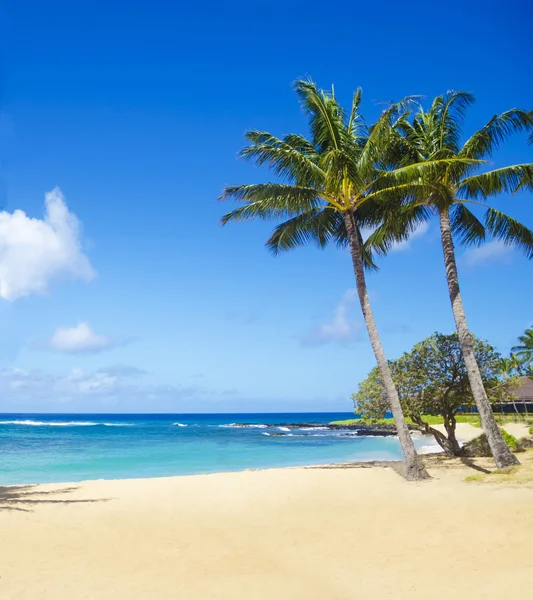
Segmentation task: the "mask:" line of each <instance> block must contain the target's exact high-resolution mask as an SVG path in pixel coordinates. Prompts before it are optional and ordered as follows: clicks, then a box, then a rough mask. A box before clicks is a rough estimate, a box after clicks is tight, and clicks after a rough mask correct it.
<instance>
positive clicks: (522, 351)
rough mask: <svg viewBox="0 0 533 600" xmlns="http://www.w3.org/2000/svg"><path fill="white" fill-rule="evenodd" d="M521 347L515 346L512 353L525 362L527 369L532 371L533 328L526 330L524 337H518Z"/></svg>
mask: <svg viewBox="0 0 533 600" xmlns="http://www.w3.org/2000/svg"><path fill="white" fill-rule="evenodd" d="M518 341H519V342H520V344H519V345H517V346H514V347H513V348H512V349H511V352H515V353H516V355H517V357H518V358H519V359H520V360H521V361H522V362H523V364H524V367H525V368H526V369H531V366H532V364H533V327H530V328H529V329H526V330H525V331H524V334H523V335H520V336H518Z"/></svg>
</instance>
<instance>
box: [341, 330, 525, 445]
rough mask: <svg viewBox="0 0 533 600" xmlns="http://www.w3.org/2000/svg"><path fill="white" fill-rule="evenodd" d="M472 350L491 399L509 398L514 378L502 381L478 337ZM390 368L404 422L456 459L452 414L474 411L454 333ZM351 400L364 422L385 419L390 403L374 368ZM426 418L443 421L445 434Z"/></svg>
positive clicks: (436, 337) (494, 358)
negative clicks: (429, 436) (467, 409)
mask: <svg viewBox="0 0 533 600" xmlns="http://www.w3.org/2000/svg"><path fill="white" fill-rule="evenodd" d="M474 349H475V354H476V359H477V361H478V364H479V368H480V371H481V374H482V378H483V383H484V385H485V389H486V390H487V393H488V395H489V399H490V400H491V401H492V402H496V401H505V400H509V399H511V397H512V396H511V394H512V387H513V384H514V383H515V379H514V378H512V377H511V378H507V379H506V380H505V381H504V380H502V379H501V377H500V370H501V356H500V355H499V354H498V352H496V350H494V348H493V347H492V346H491V345H490V344H488V343H487V342H485V341H483V340H479V339H477V338H474ZM390 364H391V369H392V373H393V379H394V382H395V384H396V387H397V390H398V394H399V396H400V402H401V403H402V408H403V411H404V413H405V415H406V417H409V418H410V419H411V420H412V422H413V423H415V424H416V425H418V427H419V428H420V429H421V430H422V431H424V432H425V433H431V434H433V435H434V436H435V438H436V440H437V442H438V443H439V444H440V445H441V446H442V448H443V449H444V450H445V451H446V452H447V453H449V454H459V453H460V445H459V443H458V442H457V439H456V437H455V427H456V419H455V415H456V413H457V411H458V410H459V409H461V408H469V407H471V406H473V405H474V398H473V396H472V392H471V390H470V385H469V380H468V373H467V370H466V366H465V362H464V358H463V355H462V352H461V345H460V343H459V339H458V336H457V334H456V333H454V334H451V335H444V334H442V333H434V334H433V335H431V336H430V337H428V338H426V339H425V340H423V341H422V342H419V343H418V344H416V345H415V346H414V347H413V349H412V350H411V351H410V352H406V353H405V354H404V355H403V356H401V357H400V358H399V359H398V360H395V361H392V362H391V363H390ZM352 399H353V401H354V406H355V410H356V412H358V413H361V414H362V416H363V417H365V418H367V419H370V420H376V419H380V418H382V417H383V416H384V415H385V413H386V412H387V411H388V402H387V397H386V394H385V393H384V388H383V385H382V382H381V379H380V374H379V372H378V370H377V369H375V368H374V369H372V371H371V372H370V374H369V375H368V377H367V378H366V379H365V380H364V381H363V382H362V383H361V384H360V385H359V389H358V391H357V392H356V393H355V394H353V396H352ZM424 415H439V416H441V417H442V418H443V421H444V428H445V431H446V434H444V433H443V432H441V431H438V430H437V429H435V428H434V427H431V425H430V424H429V423H428V422H427V420H425V419H424Z"/></svg>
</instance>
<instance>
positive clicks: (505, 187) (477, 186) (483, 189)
mask: <svg viewBox="0 0 533 600" xmlns="http://www.w3.org/2000/svg"><path fill="white" fill-rule="evenodd" d="M522 188H526V189H529V190H533V164H522V165H513V166H509V167H502V168H501V169H494V170H492V171H488V172H486V173H481V174H479V175H473V176H471V177H467V178H466V179H463V181H461V183H460V185H459V187H458V190H457V195H458V196H459V197H460V198H482V199H485V198H488V197H489V196H494V195H496V194H500V193H502V192H505V193H508V194H513V193H515V192H516V191H518V190H519V189H522Z"/></svg>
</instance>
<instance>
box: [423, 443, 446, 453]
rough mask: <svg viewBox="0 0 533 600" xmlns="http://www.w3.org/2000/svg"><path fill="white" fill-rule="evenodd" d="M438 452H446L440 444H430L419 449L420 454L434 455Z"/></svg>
mask: <svg viewBox="0 0 533 600" xmlns="http://www.w3.org/2000/svg"><path fill="white" fill-rule="evenodd" d="M436 452H444V450H443V449H442V448H441V447H440V446H439V445H438V444H428V445H427V446H422V447H420V448H418V454H434V453H436Z"/></svg>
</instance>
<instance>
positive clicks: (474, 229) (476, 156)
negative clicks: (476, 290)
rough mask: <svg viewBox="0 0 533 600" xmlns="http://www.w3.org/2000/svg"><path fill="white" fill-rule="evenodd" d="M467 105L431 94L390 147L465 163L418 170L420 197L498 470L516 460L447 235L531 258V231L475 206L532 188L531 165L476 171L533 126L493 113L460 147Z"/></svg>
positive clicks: (463, 99)
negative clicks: (487, 380) (489, 239)
mask: <svg viewBox="0 0 533 600" xmlns="http://www.w3.org/2000/svg"><path fill="white" fill-rule="evenodd" d="M473 101H474V98H473V96H472V95H471V94H469V93H466V92H448V93H447V94H444V95H442V96H438V97H437V98H435V100H434V101H433V103H432V105H431V108H430V110H429V111H428V112H424V110H423V108H422V107H419V110H418V111H417V113H416V115H415V116H414V118H413V119H412V120H410V118H409V117H408V116H405V115H404V116H402V117H401V118H400V119H399V121H398V123H397V130H398V131H399V132H401V138H399V139H398V140H397V143H398V145H399V147H400V148H401V157H402V158H401V160H402V164H417V165H419V164H420V163H423V162H424V161H428V162H429V163H431V164H433V165H434V164H435V160H437V159H445V158H448V159H451V158H462V159H470V161H471V162H463V163H461V162H458V163H448V164H442V165H441V166H438V167H436V168H433V169H431V170H430V171H428V172H425V173H424V174H423V176H422V177H423V178H426V179H425V181H426V183H427V184H428V185H429V184H433V185H435V186H441V187H440V188H439V194H434V193H430V194H429V195H428V196H427V198H425V200H424V205H425V206H426V207H427V208H428V209H429V211H430V212H432V213H434V214H436V215H437V216H438V217H439V224H440V234H441V243H442V248H443V253H444V263H445V268H446V278H447V281H448V291H449V295H450V302H451V305H452V311H453V315H454V319H455V324H456V328H457V333H458V335H459V340H460V342H461V347H462V352H463V356H464V359H465V364H466V367H467V370H468V377H469V382H470V387H471V389H472V394H473V396H474V399H475V401H476V405H477V408H478V411H479V414H480V417H481V423H482V426H483V430H484V431H485V433H486V435H487V438H488V441H489V444H490V448H491V451H492V454H493V456H494V459H495V461H496V464H497V466H498V468H503V467H506V466H510V465H514V464H517V463H518V461H517V459H516V457H515V456H514V455H513V454H512V452H511V451H510V450H509V448H508V446H507V444H506V443H505V441H504V440H503V437H502V435H501V432H500V430H499V428H498V426H497V424H496V420H495V418H494V415H493V412H492V409H491V406H490V403H489V401H488V398H487V394H486V391H485V389H484V386H483V381H482V378H481V374H480V371H479V366H478V364H477V362H476V358H475V355H474V348H473V342H472V336H471V334H470V331H469V329H468V325H467V321H466V316H465V311H464V306H463V301H462V298H461V293H460V289H459V277H458V273H457V264H456V259H455V250H454V241H453V236H455V238H456V241H457V240H459V242H460V243H461V244H464V245H471V244H476V245H479V244H481V243H482V242H483V241H484V240H485V238H486V235H487V233H490V234H491V235H492V236H493V237H494V238H495V239H497V240H501V241H503V243H505V244H508V245H513V246H515V247H517V248H518V249H520V250H522V251H523V252H525V254H526V256H527V257H528V258H532V257H533V232H532V231H531V230H529V229H528V228H527V227H525V226H524V225H522V224H521V223H519V222H518V221H516V220H515V219H513V218H512V217H510V216H508V215H506V214H504V213H502V212H500V211H498V210H496V209H494V208H490V207H486V205H483V204H482V201H484V200H486V199H487V198H489V197H490V196H494V195H496V194H499V193H502V192H515V191H517V190H518V189H520V188H525V189H526V188H527V189H533V164H519V165H513V166H507V167H502V168H498V169H493V170H490V171H485V172H481V173H480V172H479V171H480V168H481V167H482V166H483V164H485V162H486V159H487V158H489V157H490V156H491V154H492V152H493V151H494V150H495V149H496V148H498V147H499V145H500V144H501V143H502V142H503V141H504V140H505V139H506V138H507V137H508V136H509V135H511V134H512V133H515V132H520V131H527V130H530V129H532V128H533V116H532V115H530V114H528V113H527V112H526V111H523V110H519V109H511V110H508V111H506V112H504V113H502V114H500V115H495V116H494V117H493V118H492V119H491V120H490V121H489V122H488V123H487V124H486V125H485V126H484V127H483V128H482V129H480V130H479V131H477V132H476V133H474V135H472V136H471V137H470V138H469V139H468V140H467V141H466V142H465V143H464V144H463V145H461V143H460V137H461V130H462V122H463V119H464V116H465V113H466V109H467V108H468V107H469V106H470V105H471V104H472V103H473ZM427 177H429V179H427ZM417 203H418V201H417ZM469 204H473V205H482V206H484V208H485V217H484V223H482V222H481V221H480V220H479V219H478V218H477V217H476V216H475V214H474V213H473V212H472V211H471V210H470V209H469V208H468V207H467V205H469ZM427 216H429V215H427ZM417 218H420V213H417ZM393 239H394V235H391V233H390V232H388V231H387V230H386V228H383V227H382V228H380V229H379V230H378V231H376V232H375V234H373V236H371V239H369V240H368V243H369V244H371V245H372V246H373V248H374V249H375V250H377V251H378V252H385V251H386V250H387V248H388V247H389V246H390V243H391V241H393Z"/></svg>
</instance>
